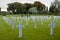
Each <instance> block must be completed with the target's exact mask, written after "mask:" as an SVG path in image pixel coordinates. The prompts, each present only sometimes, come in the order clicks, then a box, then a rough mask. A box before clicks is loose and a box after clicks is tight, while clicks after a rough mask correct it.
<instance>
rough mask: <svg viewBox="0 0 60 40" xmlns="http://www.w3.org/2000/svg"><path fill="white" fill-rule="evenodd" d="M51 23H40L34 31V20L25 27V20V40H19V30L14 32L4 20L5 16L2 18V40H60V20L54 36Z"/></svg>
mask: <svg viewBox="0 0 60 40" xmlns="http://www.w3.org/2000/svg"><path fill="white" fill-rule="evenodd" d="M49 23H50V21H47V22H44V24H43V25H41V21H39V22H38V24H37V28H36V29H34V24H33V21H32V19H30V20H29V25H28V26H26V25H25V21H24V20H23V24H24V25H25V27H23V30H22V31H23V38H22V39H19V34H18V33H19V31H18V30H19V29H18V28H16V26H15V29H14V30H12V27H11V25H8V24H7V23H6V22H5V21H4V20H3V16H0V40H60V19H58V20H57V22H56V27H55V28H54V35H52V36H51V35H50V27H48V24H49Z"/></svg>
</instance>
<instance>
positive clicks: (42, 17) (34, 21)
mask: <svg viewBox="0 0 60 40" xmlns="http://www.w3.org/2000/svg"><path fill="white" fill-rule="evenodd" d="M30 18H32V20H33V23H34V28H35V29H36V28H37V22H38V21H39V20H41V22H42V24H43V21H48V20H51V18H52V17H51V16H50V17H48V16H46V17H45V16H28V17H26V16H24V17H18V19H20V21H19V25H18V26H17V27H18V28H19V38H22V27H23V24H22V19H24V20H25V21H26V25H28V22H29V20H30ZM3 19H4V20H5V22H7V23H9V22H10V20H12V19H13V17H11V19H9V18H7V17H5V16H4V17H3ZM14 20H15V19H14ZM56 20H57V19H56V17H54V20H53V21H52V22H51V23H50V35H53V34H54V28H55V26H56ZM14 24H15V21H12V29H14Z"/></svg>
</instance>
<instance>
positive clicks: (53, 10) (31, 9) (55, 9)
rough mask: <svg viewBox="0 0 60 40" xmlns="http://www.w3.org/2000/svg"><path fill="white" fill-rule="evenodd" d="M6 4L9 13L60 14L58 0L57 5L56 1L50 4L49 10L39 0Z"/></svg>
mask: <svg viewBox="0 0 60 40" xmlns="http://www.w3.org/2000/svg"><path fill="white" fill-rule="evenodd" d="M7 6H8V7H7V11H8V13H9V14H43V15H44V14H46V15H51V14H53V15H60V2H59V4H58V6H56V3H55V4H54V3H53V4H51V5H50V8H49V10H48V7H47V6H45V5H44V4H43V3H41V2H40V1H35V2H34V3H20V2H14V3H9V4H7ZM0 9H1V8H0ZM5 13H6V12H5ZM3 14H4V13H3ZM6 14H7V13H6Z"/></svg>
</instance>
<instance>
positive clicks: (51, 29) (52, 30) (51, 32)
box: [50, 21, 56, 35]
mask: <svg viewBox="0 0 60 40" xmlns="http://www.w3.org/2000/svg"><path fill="white" fill-rule="evenodd" d="M55 26H56V21H53V22H51V24H50V35H53V34H54V28H55Z"/></svg>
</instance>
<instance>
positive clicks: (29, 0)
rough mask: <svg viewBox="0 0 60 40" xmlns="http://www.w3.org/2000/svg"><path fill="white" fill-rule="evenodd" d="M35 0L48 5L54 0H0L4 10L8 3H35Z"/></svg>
mask: <svg viewBox="0 0 60 40" xmlns="http://www.w3.org/2000/svg"><path fill="white" fill-rule="evenodd" d="M34 1H40V2H41V3H43V4H45V5H46V6H48V7H49V6H50V4H51V2H52V1H54V0H0V7H1V8H2V10H6V8H7V4H8V3H13V2H21V3H33V2H34Z"/></svg>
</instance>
